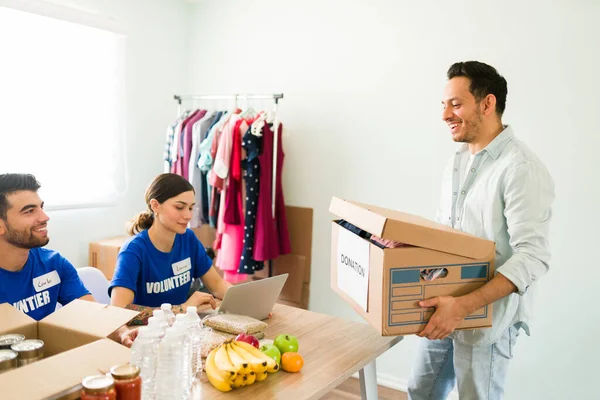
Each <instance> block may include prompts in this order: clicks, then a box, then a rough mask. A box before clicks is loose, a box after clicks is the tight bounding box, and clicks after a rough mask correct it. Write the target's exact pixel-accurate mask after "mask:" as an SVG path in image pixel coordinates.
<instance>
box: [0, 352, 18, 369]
mask: <svg viewBox="0 0 600 400" xmlns="http://www.w3.org/2000/svg"><path fill="white" fill-rule="evenodd" d="M17 365H18V363H17V353H15V352H14V351H12V350H0V373H2V372H4V371H8V370H9V369H13V368H17Z"/></svg>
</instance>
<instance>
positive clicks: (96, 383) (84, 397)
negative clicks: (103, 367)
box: [81, 375, 117, 400]
mask: <svg viewBox="0 0 600 400" xmlns="http://www.w3.org/2000/svg"><path fill="white" fill-rule="evenodd" d="M81 386H83V391H82V393H81V400H116V399H117V392H116V390H115V381H114V379H113V378H112V377H110V376H108V375H93V376H88V377H86V378H83V381H82V382H81Z"/></svg>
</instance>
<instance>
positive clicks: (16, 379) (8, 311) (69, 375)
mask: <svg viewBox="0 0 600 400" xmlns="http://www.w3.org/2000/svg"><path fill="white" fill-rule="evenodd" d="M136 315H137V312H135V311H131V310H125V309H122V308H118V307H111V306H107V305H104V304H99V303H93V302H89V301H84V300H74V301H73V302H71V303H69V304H67V305H66V306H64V307H62V308H60V309H59V310H57V311H55V312H54V313H52V314H50V315H49V316H47V317H46V318H44V319H42V320H41V321H39V322H38V321H35V320H33V319H32V318H30V317H29V316H27V315H26V314H24V313H23V312H21V311H19V310H17V309H16V308H14V307H12V306H11V305H9V304H7V303H4V304H0V335H3V334H6V333H20V334H22V335H25V338H26V339H41V340H43V341H44V359H43V360H40V361H37V362H34V363H32V364H29V365H25V366H23V367H19V368H16V369H13V370H10V371H7V372H4V373H2V374H0V388H1V389H0V398H2V399H3V400H13V399H14V400H17V399H19V400H22V399H27V400H35V399H46V398H52V399H56V398H61V399H77V398H79V395H80V392H81V381H82V379H83V378H84V377H86V376H89V375H97V374H99V373H104V372H107V371H108V370H109V369H110V367H112V366H114V365H117V364H123V363H127V362H129V361H130V358H131V351H130V350H129V349H128V348H127V347H125V346H122V345H120V344H118V343H116V342H114V341H112V340H110V339H106V337H108V336H109V335H110V334H111V333H113V332H114V331H115V330H117V329H118V328H119V327H121V326H122V325H124V324H126V323H127V322H129V321H130V320H131V319H132V318H133V317H135V316H136Z"/></svg>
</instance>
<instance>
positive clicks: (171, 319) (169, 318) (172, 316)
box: [160, 303, 175, 326]
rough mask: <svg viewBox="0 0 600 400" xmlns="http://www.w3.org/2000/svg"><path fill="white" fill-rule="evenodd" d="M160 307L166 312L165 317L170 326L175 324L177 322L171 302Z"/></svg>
mask: <svg viewBox="0 0 600 400" xmlns="http://www.w3.org/2000/svg"><path fill="white" fill-rule="evenodd" d="M160 309H161V310H162V311H163V312H164V313H165V318H166V319H167V322H168V323H169V326H173V323H174V322H175V314H173V307H171V304H170V303H163V304H161V305H160Z"/></svg>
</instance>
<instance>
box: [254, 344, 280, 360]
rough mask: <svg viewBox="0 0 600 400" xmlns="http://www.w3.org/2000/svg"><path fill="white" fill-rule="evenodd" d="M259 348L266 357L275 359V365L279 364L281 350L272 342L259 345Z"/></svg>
mask: <svg viewBox="0 0 600 400" xmlns="http://www.w3.org/2000/svg"><path fill="white" fill-rule="evenodd" d="M259 350H260V351H262V352H263V353H265V354H266V355H267V356H268V357H270V358H272V359H273V360H275V361H276V362H277V365H280V364H281V352H280V351H279V349H278V348H277V346H275V345H274V344H264V345H262V346H260V349H259Z"/></svg>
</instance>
